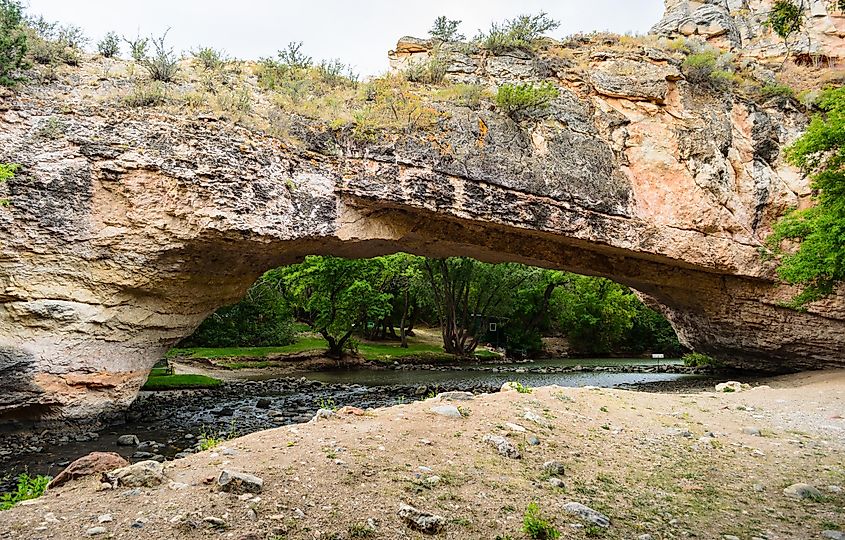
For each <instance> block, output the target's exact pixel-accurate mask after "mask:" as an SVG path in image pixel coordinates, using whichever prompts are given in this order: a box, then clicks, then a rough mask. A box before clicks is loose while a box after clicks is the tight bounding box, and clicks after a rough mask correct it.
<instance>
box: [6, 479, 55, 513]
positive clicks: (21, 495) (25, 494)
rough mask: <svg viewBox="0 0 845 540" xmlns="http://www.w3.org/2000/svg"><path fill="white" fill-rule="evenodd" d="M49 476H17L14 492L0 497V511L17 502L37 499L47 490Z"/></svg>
mask: <svg viewBox="0 0 845 540" xmlns="http://www.w3.org/2000/svg"><path fill="white" fill-rule="evenodd" d="M50 480H51V478H50V477H49V476H41V475H39V476H34V477H33V476H29V475H28V474H26V473H24V474H21V475H20V476H18V485H17V488H16V489H15V491H13V492H11V493H4V494H3V495H2V496H0V510H8V509H9V508H11V507H13V506H15V505H16V504H18V503H19V502H22V501H28V500H30V499H37V498H38V497H40V496H41V495H43V494H44V492H45V491H46V490H47V484H49V483H50Z"/></svg>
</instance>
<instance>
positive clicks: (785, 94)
mask: <svg viewBox="0 0 845 540" xmlns="http://www.w3.org/2000/svg"><path fill="white" fill-rule="evenodd" d="M760 95H761V96H763V97H764V98H767V99H768V98H785V99H792V98H794V97H795V90H793V89H792V87H790V86H789V85H786V84H778V83H770V84H767V85H765V86H763V87H762V88H760Z"/></svg>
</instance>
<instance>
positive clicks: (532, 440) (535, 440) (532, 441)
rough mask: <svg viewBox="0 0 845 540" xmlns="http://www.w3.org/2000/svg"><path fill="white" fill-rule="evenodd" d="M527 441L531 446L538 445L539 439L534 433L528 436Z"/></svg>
mask: <svg viewBox="0 0 845 540" xmlns="http://www.w3.org/2000/svg"><path fill="white" fill-rule="evenodd" d="M527 441H528V444H530V445H531V446H538V445H539V444H540V439H538V438H537V437H536V436H534V435H530V436H529V437H528V439H527Z"/></svg>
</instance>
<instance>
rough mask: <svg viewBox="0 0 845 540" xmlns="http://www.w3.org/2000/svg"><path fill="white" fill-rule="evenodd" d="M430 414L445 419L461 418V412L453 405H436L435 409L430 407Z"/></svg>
mask: <svg viewBox="0 0 845 540" xmlns="http://www.w3.org/2000/svg"><path fill="white" fill-rule="evenodd" d="M431 412H433V413H434V414H439V415H440V416H445V417H447V418H463V415H462V414H461V411H460V410H459V409H458V408H457V407H455V406H454V405H438V406H437V407H432V408H431Z"/></svg>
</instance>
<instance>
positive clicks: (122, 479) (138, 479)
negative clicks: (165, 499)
mask: <svg viewBox="0 0 845 540" xmlns="http://www.w3.org/2000/svg"><path fill="white" fill-rule="evenodd" d="M166 479H167V478H166V477H165V476H164V466H163V465H162V464H161V463H159V462H158V461H152V460H149V461H139V462H138V463H135V464H134V465H129V466H127V467H122V468H120V469H116V470H114V471H111V472H107V473H105V474H104V475H103V480H104V481H106V482H108V483H110V484H111V485H112V486H114V487H128V488H141V487H157V486H160V485H161V484H162V483H164V481H165V480H166Z"/></svg>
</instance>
